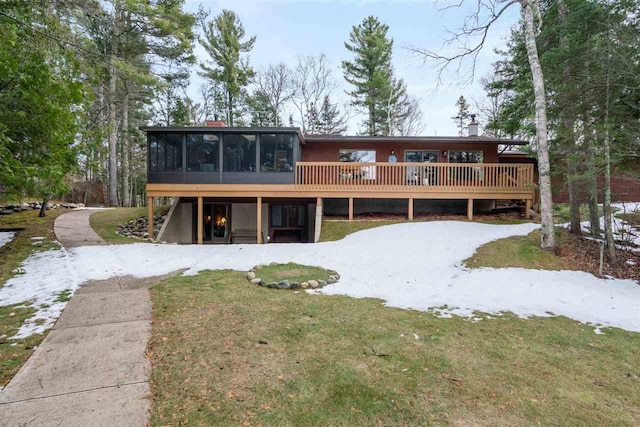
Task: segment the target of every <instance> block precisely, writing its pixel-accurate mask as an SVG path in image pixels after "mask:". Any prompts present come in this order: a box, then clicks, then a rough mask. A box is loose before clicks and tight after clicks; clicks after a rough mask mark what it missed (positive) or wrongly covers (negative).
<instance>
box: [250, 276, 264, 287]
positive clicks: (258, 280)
mask: <svg viewBox="0 0 640 427" xmlns="http://www.w3.org/2000/svg"><path fill="white" fill-rule="evenodd" d="M262 281H263V280H262V279H261V278H259V277H254V278H253V279H251V284H252V285H259V284H260V282H262Z"/></svg>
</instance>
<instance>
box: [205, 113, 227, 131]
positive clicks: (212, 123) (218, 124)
mask: <svg viewBox="0 0 640 427" xmlns="http://www.w3.org/2000/svg"><path fill="white" fill-rule="evenodd" d="M204 125H205V126H206V127H218V128H220V127H222V128H223V127H227V124H226V123H225V122H224V120H218V115H217V114H216V115H214V116H213V120H205V122H204Z"/></svg>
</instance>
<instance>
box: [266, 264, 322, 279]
mask: <svg viewBox="0 0 640 427" xmlns="http://www.w3.org/2000/svg"><path fill="white" fill-rule="evenodd" d="M331 274H335V272H334V271H329V270H325V269H324V268H321V267H310V266H308V265H300V264H294V263H288V264H275V265H265V266H263V267H262V268H261V269H260V270H259V271H258V272H256V275H257V276H258V277H260V278H261V279H262V280H264V281H265V282H267V283H268V282H280V281H282V280H288V281H290V282H298V283H302V282H308V281H309V280H327V279H328V278H329V276H330V275H331Z"/></svg>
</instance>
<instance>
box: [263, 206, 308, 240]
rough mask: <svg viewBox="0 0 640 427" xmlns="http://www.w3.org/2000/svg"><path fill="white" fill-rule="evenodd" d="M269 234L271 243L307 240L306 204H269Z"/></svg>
mask: <svg viewBox="0 0 640 427" xmlns="http://www.w3.org/2000/svg"><path fill="white" fill-rule="evenodd" d="M270 208H271V209H270V212H269V235H270V236H271V240H270V241H271V242H273V243H289V242H306V241H308V228H307V205H302V204H299V205H298V204H277V203H276V204H271V205H270Z"/></svg>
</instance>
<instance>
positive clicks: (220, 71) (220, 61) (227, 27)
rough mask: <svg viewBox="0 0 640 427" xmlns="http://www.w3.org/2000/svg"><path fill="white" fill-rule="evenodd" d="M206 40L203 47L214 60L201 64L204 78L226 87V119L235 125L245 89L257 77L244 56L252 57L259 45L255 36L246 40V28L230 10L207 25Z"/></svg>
mask: <svg viewBox="0 0 640 427" xmlns="http://www.w3.org/2000/svg"><path fill="white" fill-rule="evenodd" d="M202 31H203V33H204V37H203V38H200V43H201V44H202V46H203V47H204V48H205V50H206V51H207V53H208V54H209V56H210V57H211V60H212V61H211V63H212V64H211V65H207V64H206V63H204V64H201V67H202V70H203V76H204V77H206V78H208V79H211V80H213V81H216V82H220V83H222V84H223V86H224V88H225V92H226V119H227V123H228V124H229V126H233V125H234V119H235V117H237V116H238V112H237V111H236V110H237V108H238V107H239V105H238V100H239V98H240V95H241V92H242V89H243V88H245V87H246V86H247V85H248V84H249V81H250V80H251V79H252V78H253V76H254V75H255V72H254V71H253V68H251V66H250V65H249V61H248V59H247V58H246V57H243V56H242V55H243V53H248V52H250V51H251V49H252V48H253V44H254V43H255V41H256V38H255V36H253V37H249V38H248V39H246V40H245V29H244V25H242V22H241V21H240V18H239V17H238V16H237V15H236V14H235V12H232V11H230V10H223V11H222V13H220V15H218V16H216V17H215V18H214V19H213V21H209V22H203V23H202Z"/></svg>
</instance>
